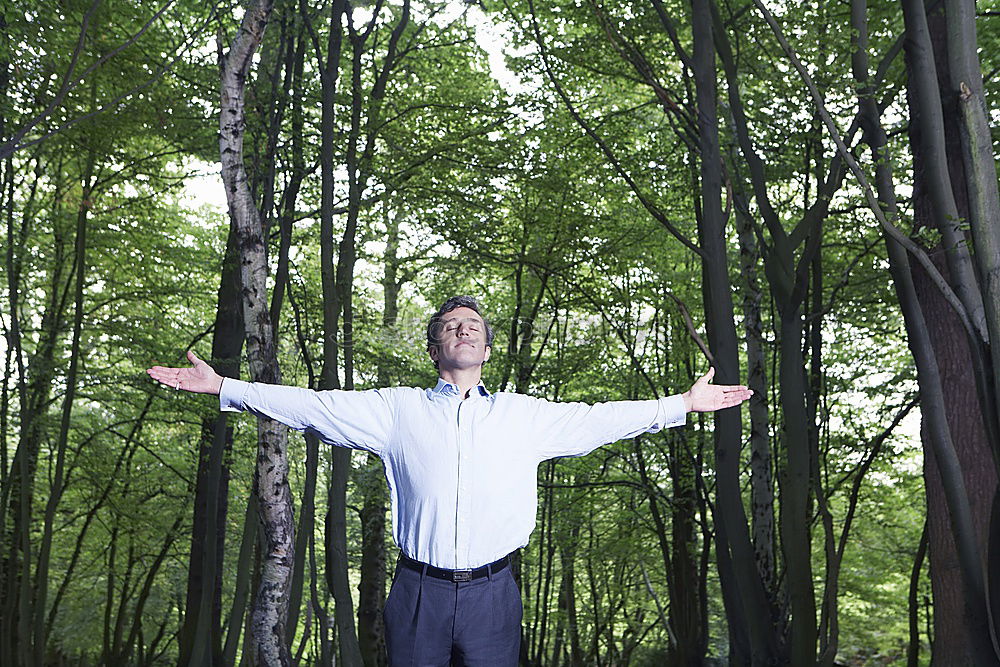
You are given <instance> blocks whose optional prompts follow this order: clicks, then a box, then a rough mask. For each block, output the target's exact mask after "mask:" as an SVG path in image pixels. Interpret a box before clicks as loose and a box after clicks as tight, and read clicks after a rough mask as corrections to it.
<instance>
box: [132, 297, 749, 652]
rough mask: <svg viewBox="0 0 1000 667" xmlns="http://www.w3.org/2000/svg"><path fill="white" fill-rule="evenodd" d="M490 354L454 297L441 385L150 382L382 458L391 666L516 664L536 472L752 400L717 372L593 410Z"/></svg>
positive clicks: (462, 301) (215, 379) (442, 331)
mask: <svg viewBox="0 0 1000 667" xmlns="http://www.w3.org/2000/svg"><path fill="white" fill-rule="evenodd" d="M492 344H493V328H492V327H491V326H490V324H489V322H488V321H486V320H485V319H484V318H483V316H482V313H481V312H480V307H479V304H478V303H477V302H476V300H475V299H473V298H472V297H468V296H457V297H452V298H450V299H448V300H447V301H446V302H445V303H444V305H442V306H441V308H440V309H439V310H438V312H437V313H435V315H434V317H432V318H431V321H430V323H429V324H428V327H427V352H428V354H429V355H430V357H431V359H432V360H433V361H434V364H435V366H436V367H437V369H438V375H439V378H438V382H437V386H436V387H434V388H433V389H418V388H413V387H392V388H387V389H372V390H369V391H339V390H336V391H320V392H317V391H312V390H310V389H300V388H296V387H283V386H278V385H266V384H257V383H248V382H242V381H240V380H233V379H230V378H226V379H225V381H223V378H221V377H220V376H219V375H217V374H216V373H215V371H214V370H212V368H211V367H210V366H209V365H208V364H207V363H205V362H204V361H202V360H200V359H198V358H197V357H196V356H195V355H194V354H193V353H191V352H188V359H189V360H190V361H191V363H192V367H191V368H162V367H159V366H156V367H153V368H151V369H149V371H148V373H149V374H150V376H152V377H153V378H154V379H156V380H158V381H159V382H162V383H164V384H167V385H169V386H172V387H175V388H177V389H184V390H186V391H192V392H201V393H207V394H218V395H219V400H220V407H221V409H222V410H231V411H240V410H246V411H248V412H252V413H254V414H256V415H259V416H264V417H270V418H271V419H276V420H278V421H280V422H282V423H284V424H287V425H288V426H290V427H292V428H294V429H298V430H310V431H312V432H314V433H316V434H317V435H318V436H319V437H320V438H321V439H322V440H323V441H325V442H327V443H330V444H333V445H339V446H343V447H352V448H355V449H364V450H367V451H369V452H373V453H375V454H377V455H378V456H379V457H380V458H381V459H382V462H383V463H384V464H385V475H386V480H387V481H388V484H389V493H390V497H391V501H392V532H393V537H394V539H395V541H396V544H397V546H399V548H400V551H401V553H400V559H399V563H398V565H397V567H396V574H395V577H394V579H393V584H392V589H391V591H390V593H389V597H388V599H387V601H386V606H385V612H384V618H385V626H386V644H387V648H388V653H389V662H390V664H391V665H394V666H395V665H420V666H425V665H449V664H452V665H497V666H500V667H509V666H512V665H516V664H517V660H518V650H519V642H520V632H521V611H522V608H521V596H520V592H519V591H518V589H517V585H516V584H515V583H514V579H513V577H512V575H511V568H510V567H509V565H510V557H511V555H512V554H513V552H515V551H516V550H518V549H520V548H521V547H523V546H525V545H526V544H527V543H528V536H529V535H530V534H531V531H532V530H533V529H534V525H535V511H536V505H537V489H536V470H537V468H538V464H539V463H541V462H542V461H544V460H546V459H551V458H556V457H561V456H582V455H584V454H587V453H589V452H591V451H593V450H594V449H595V448H597V447H599V446H601V445H604V444H607V443H610V442H616V441H618V440H621V439H623V438H628V437H633V436H636V435H638V434H640V433H644V432H654V431H658V430H660V429H662V428H665V427H670V426H678V425H681V424H683V423H684V422H685V419H686V414H687V413H688V412H692V411H697V412H708V411H714V410H721V409H723V408H728V407H733V406H736V405H739V404H740V403H742V402H743V401H745V400H746V399H747V398H749V397H750V396H751V394H752V392H751V391H750V390H748V389H747V388H746V387H743V386H729V387H724V386H717V385H711V384H709V381H710V380H711V379H712V376H713V375H714V369H711V370H709V372H708V374H707V375H705V376H704V377H702V378H700V379H699V380H698V381H697V382H695V384H694V385H693V386H692V387H691V389H690V390H688V391H687V392H685V393H684V394H678V395H675V396H669V397H666V398H662V399H659V400H648V401H614V402H609V403H599V404H596V405H587V404H585V403H553V402H550V401H545V400H542V399H538V398H533V397H531V396H525V395H523V394H510V393H506V392H501V393H496V394H491V393H490V392H489V391H488V390H487V389H486V387H484V386H483V383H482V381H481V377H482V368H483V364H485V363H486V361H487V360H488V359H489V358H490V351H491V349H492Z"/></svg>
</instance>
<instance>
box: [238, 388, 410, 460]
mask: <svg viewBox="0 0 1000 667" xmlns="http://www.w3.org/2000/svg"><path fill="white" fill-rule="evenodd" d="M219 409H220V410H222V411H223V412H242V411H246V412H250V413H252V414H255V415H257V416H258V417H269V418H270V419H273V420H275V421H278V422H281V423H282V424H285V425H286V426H289V427H291V428H293V429H295V430H297V431H307V432H310V433H314V434H315V435H316V436H317V437H319V439H320V440H322V441H323V442H326V443H329V444H331V445H337V446H339V447H349V448H351V449H364V450H366V451H369V452H372V453H373V454H380V453H381V451H382V450H383V449H384V448H385V446H386V443H387V442H388V441H389V436H390V433H391V432H392V425H393V421H394V419H395V410H394V408H393V404H392V390H389V389H370V390H366V391H343V390H339V389H335V390H328V391H314V390H312V389H303V388H302V387H286V386H284V385H277V384H264V383H260V382H243V381H242V380H234V379H232V378H225V379H224V380H223V382H222V387H221V389H220V390H219Z"/></svg>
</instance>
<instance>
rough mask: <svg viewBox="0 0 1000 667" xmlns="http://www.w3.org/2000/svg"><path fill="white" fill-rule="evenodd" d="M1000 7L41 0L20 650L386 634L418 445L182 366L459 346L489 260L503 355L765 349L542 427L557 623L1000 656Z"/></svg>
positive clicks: (858, 661)
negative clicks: (192, 386)
mask: <svg viewBox="0 0 1000 667" xmlns="http://www.w3.org/2000/svg"><path fill="white" fill-rule="evenodd" d="M998 41H1000V4H998V3H997V2H995V1H993V0H980V2H978V3H977V2H974V1H972V0H941V1H940V2H929V3H924V2H917V1H916V0H900V2H885V1H882V2H875V1H873V2H870V3H866V2H865V0H850V1H849V2H843V3H821V2H787V1H780V0H766V1H765V0H749V1H747V2H735V1H733V0H725V1H722V0H690V1H689V2H673V1H671V0H636V1H630V0H626V1H625V2H621V3H601V2H598V1H597V0H550V1H547V2H541V1H536V0H503V1H502V2H495V1H493V0H482V1H480V2H467V1H461V2H460V1H458V0H447V1H436V2H435V1H423V0H357V1H356V2H348V1H347V0H299V1H298V2H294V1H292V0H245V1H242V2H235V1H228V2H221V3H203V2H192V1H190V0H164V1H163V2H162V3H159V4H156V5H153V4H149V3H135V2H124V1H122V0H80V1H78V0H63V1H60V2H50V3H44V2H37V1H35V2H27V3H13V4H11V3H5V4H4V5H3V6H2V8H0V88H2V90H3V93H4V94H3V95H2V96H0V229H2V237H0V238H2V240H0V246H2V248H3V261H2V262H0V278H2V291H3V296H2V297H0V326H2V329H3V338H2V339H0V351H2V357H3V360H2V363H3V378H4V382H3V383H2V385H0V527H2V535H0V664H2V665H29V664H30V665H37V666H40V665H63V664H70V663H73V664H85V665H89V664H100V665H109V666H110V665H165V664H176V665H184V666H186V665H196V664H197V665H208V664H213V665H236V664H268V665H269V664H292V663H297V664H317V665H332V664H345V665H350V666H360V665H366V666H369V667H370V666H373V665H385V664H386V656H385V638H384V627H383V625H382V620H381V612H382V609H383V606H384V603H385V597H386V595H387V593H388V590H389V585H390V583H391V581H392V572H393V568H394V565H395V561H396V557H397V554H398V549H397V548H396V547H395V545H394V544H393V542H392V536H391V532H392V530H391V523H390V520H389V512H388V507H389V496H388V492H387V490H386V488H385V477H384V472H383V467H382V462H381V461H380V460H379V459H378V458H377V457H376V456H374V455H370V454H365V453H363V452H357V451H355V452H352V451H350V450H347V449H345V448H339V447H332V446H330V445H328V444H326V443H322V442H320V441H319V439H318V438H317V437H316V435H315V434H311V433H308V432H307V433H304V434H303V433H298V432H294V431H291V432H289V431H287V429H285V428H284V427H281V426H279V425H277V424H276V423H273V422H270V423H263V422H262V424H261V425H260V426H258V423H257V420H256V419H254V418H252V417H248V416H235V415H233V414H231V413H229V414H227V413H220V412H219V409H218V408H219V404H218V401H217V400H216V399H214V397H205V396H192V395H188V394H185V393H183V392H177V391H173V390H171V389H169V388H168V387H164V386H161V385H157V384H156V383H154V382H152V381H151V380H150V379H149V378H148V377H147V375H146V373H145V372H144V371H145V369H146V368H148V367H149V366H151V365H154V364H163V365H167V366H177V365H182V364H184V363H186V362H185V357H184V355H185V352H187V351H188V350H192V351H194V352H196V353H197V354H198V355H199V356H200V357H201V358H203V359H206V360H208V361H209V362H210V363H211V364H212V366H213V367H214V368H215V369H216V370H217V371H218V372H219V373H220V374H222V375H225V376H227V377H233V378H242V379H245V380H256V381H263V382H272V383H283V384H290V385H297V386H302V387H309V388H312V389H316V390H329V389H345V390H354V389H368V388H373V387H386V386H412V387H431V386H434V383H435V382H436V378H437V373H436V371H435V367H434V364H433V363H432V362H431V360H430V359H429V358H428V355H427V342H426V326H427V320H428V318H429V317H430V315H431V314H432V313H433V312H434V311H435V310H436V309H437V307H438V306H439V305H440V304H441V303H442V302H443V301H444V300H445V299H447V298H448V297H450V296H453V295H459V294H469V295H473V296H475V297H476V298H477V299H479V301H480V303H481V304H482V306H483V308H484V314H485V315H486V316H487V317H488V318H489V319H490V320H491V322H492V324H493V326H494V328H495V330H496V332H497V336H496V340H495V341H494V343H493V348H492V356H491V358H490V360H489V361H488V363H487V364H486V365H485V366H484V368H483V380H484V383H485V386H486V387H487V388H488V389H489V391H491V392H514V393H520V394H527V395H530V396H535V397H539V398H544V399H548V400H551V401H584V402H587V403H596V402H603V401H610V400H630V399H648V398H659V397H663V396H668V395H672V394H676V393H679V392H682V391H684V390H685V389H687V388H688V387H689V386H690V385H691V383H692V382H694V380H695V379H696V378H698V377H699V376H701V375H703V374H704V373H705V372H706V371H707V370H708V369H709V368H710V367H714V368H715V371H716V378H715V381H716V382H719V383H724V384H736V383H739V384H747V385H748V386H749V387H750V388H751V389H753V390H754V396H753V398H752V399H751V400H750V401H749V402H748V404H746V405H745V406H744V407H743V408H742V409H730V410H726V411H721V412H719V413H715V414H698V415H694V414H691V415H689V416H688V424H687V425H686V426H685V427H683V428H678V429H670V430H665V431H662V432H659V433H649V434H643V435H641V436H638V437H636V438H633V439H628V440H624V441H620V442H617V443H615V444H612V445H609V446H606V447H603V448H600V449H598V450H596V451H595V452H593V453H591V454H589V455H587V456H584V457H579V458H563V459H555V460H551V461H546V462H543V463H542V464H541V465H540V467H539V468H538V501H539V502H538V510H537V515H536V528H535V531H534V533H533V534H532V537H531V541H530V542H529V544H528V546H527V547H525V548H524V549H522V550H521V552H520V554H519V556H518V558H517V559H516V560H515V563H514V574H515V578H516V579H517V581H518V584H519V587H520V589H521V593H522V596H523V601H524V617H523V622H522V633H521V636H522V640H521V663H522V664H523V665H696V664H739V665H743V664H753V665H766V664H794V665H806V664H822V665H835V664H836V665H884V664H907V665H919V664H930V663H931V661H932V660H933V661H934V663H935V664H963V665H964V664H967V665H996V664H998V663H1000V645H998V643H997V637H998V636H1000V625H998V621H997V619H1000V585H998V582H1000V575H998V573H997V568H996V566H995V563H997V562H1000V561H998V558H1000V495H998V485H997V478H998V475H997V472H998V466H1000V419H998V414H1000V393H998V389H997V388H998V387H1000V344H997V345H993V344H992V343H993V342H996V341H997V339H998V338H1000V280H998V279H997V276H1000V196H998V185H997V174H996V167H995V161H996V157H997V152H998V149H1000V147H998V143H997V142H998V140H1000V129H998V128H1000V107H998V104H1000V103H998V97H997V87H998V85H1000V81H998V78H1000V77H998V73H1000V43H998ZM265 421H266V420H265ZM261 498H263V499H265V500H266V502H261V501H260V499H261ZM276 550H277V551H280V552H281V553H282V554H284V555H285V556H287V557H286V558H283V559H279V558H276V557H275V553H276ZM279 561H280V562H279Z"/></svg>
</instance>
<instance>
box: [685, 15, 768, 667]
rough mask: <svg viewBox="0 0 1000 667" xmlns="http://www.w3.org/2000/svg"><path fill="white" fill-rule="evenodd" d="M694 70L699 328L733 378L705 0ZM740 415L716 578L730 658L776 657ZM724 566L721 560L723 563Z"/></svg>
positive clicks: (719, 431) (724, 477)
mask: <svg viewBox="0 0 1000 667" xmlns="http://www.w3.org/2000/svg"><path fill="white" fill-rule="evenodd" d="M691 15H692V33H693V38H694V52H693V58H692V66H693V73H694V78H695V84H696V92H697V108H698V137H699V153H700V160H701V207H700V208H701V215H700V217H699V219H698V236H699V241H700V246H701V251H702V253H703V256H702V264H701V269H702V280H703V291H702V295H703V300H704V308H705V328H706V330H707V332H708V343H709V348H710V349H711V350H712V354H713V356H714V358H715V364H716V376H715V381H716V382H717V383H719V384H735V383H737V382H738V381H739V377H740V364H739V356H738V355H739V345H738V343H737V338H736V324H735V321H734V313H733V300H732V285H731V284H730V281H729V269H728V264H727V248H726V242H725V222H726V221H725V219H724V216H723V210H722V178H721V177H722V174H721V166H722V160H721V155H720V151H719V139H718V121H717V116H716V83H715V76H716V69H715V44H714V40H713V36H712V11H711V3H710V2H709V0H692V1H691ZM741 422H742V420H741V417H740V413H739V411H737V410H724V411H722V412H719V413H717V414H716V416H715V465H716V478H717V480H718V482H717V483H718V487H717V502H716V519H717V521H718V522H719V523H720V524H722V527H721V529H720V530H717V531H716V542H717V543H716V548H717V550H718V552H725V555H724V556H723V555H722V554H721V553H720V571H719V574H720V578H721V582H722V586H723V587H724V588H725V589H728V593H727V595H725V596H724V599H725V600H726V616H727V618H728V619H729V621H730V624H731V625H736V626H737V627H736V628H735V629H734V631H733V632H732V635H733V636H734V637H745V638H747V644H746V645H739V644H736V645H733V646H731V652H732V653H731V655H732V660H733V662H734V663H735V664H749V663H750V662H753V663H754V664H768V663H769V662H772V661H774V660H776V646H775V642H774V638H773V636H772V634H771V632H772V628H771V623H770V619H769V616H770V614H769V612H768V604H767V599H766V596H765V594H764V587H763V586H762V584H761V580H760V575H759V574H758V572H757V568H756V565H755V564H754V559H753V549H752V547H751V544H750V532H749V530H748V528H747V518H746V512H745V511H744V508H743V499H742V488H741V482H740V468H741V449H742V432H743V427H742V423H741ZM726 562H728V563H730V564H731V567H729V568H727V567H725V565H724V564H725V563H726Z"/></svg>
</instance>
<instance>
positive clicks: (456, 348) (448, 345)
mask: <svg viewBox="0 0 1000 667" xmlns="http://www.w3.org/2000/svg"><path fill="white" fill-rule="evenodd" d="M428 353H429V354H430V355H431V359H432V360H434V361H436V362H437V363H438V368H439V369H440V370H444V369H456V370H458V369H465V368H473V367H476V366H482V365H483V364H484V363H485V362H486V360H487V359H489V358H490V347H489V346H488V345H487V344H486V323H485V322H483V318H482V317H480V315H479V313H477V312H476V311H474V310H472V309H471V308H466V307H464V306H462V307H460V308H456V309H455V310H451V311H448V312H447V313H445V314H444V315H442V316H441V322H439V323H438V326H437V345H435V346H432V347H430V348H429V349H428Z"/></svg>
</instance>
